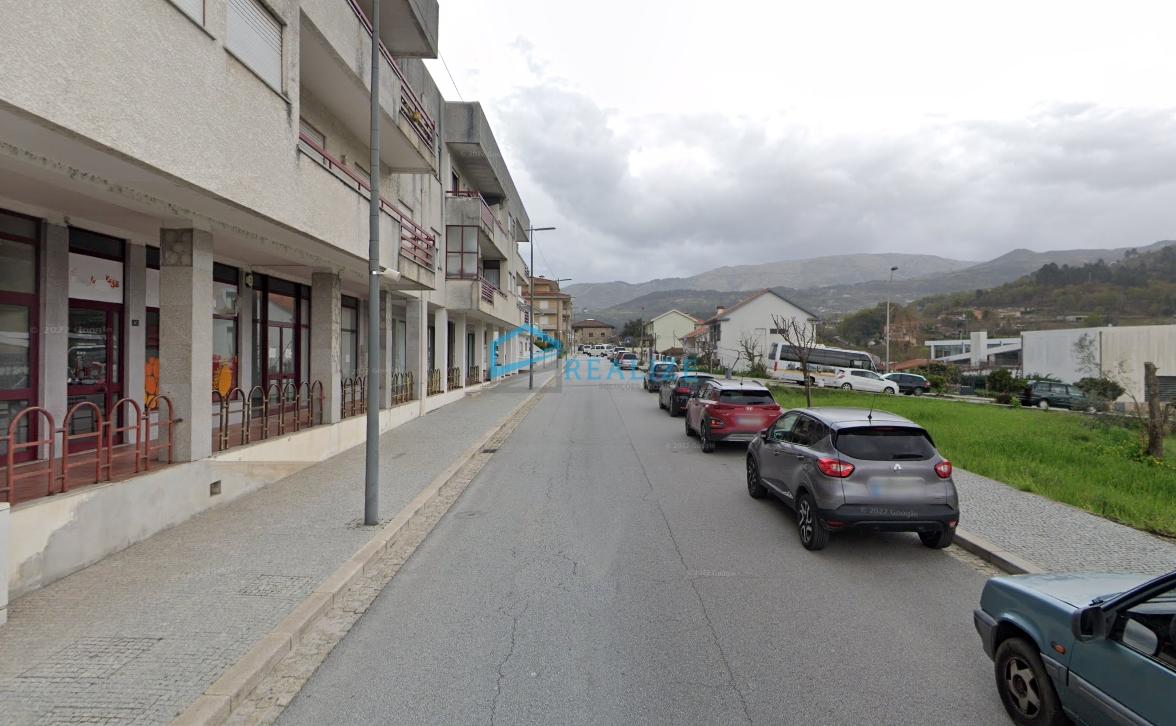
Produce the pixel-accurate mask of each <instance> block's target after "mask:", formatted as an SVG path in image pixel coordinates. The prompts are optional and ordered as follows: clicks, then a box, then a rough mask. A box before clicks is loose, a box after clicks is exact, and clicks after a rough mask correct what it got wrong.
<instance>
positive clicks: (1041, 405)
mask: <svg viewBox="0 0 1176 726" xmlns="http://www.w3.org/2000/svg"><path fill="white" fill-rule="evenodd" d="M1037 407H1038V408H1040V409H1041V410H1042V411H1048V410H1049V401H1047V400H1045V399H1044V398H1043V399H1041V400H1040V401H1038V402H1037Z"/></svg>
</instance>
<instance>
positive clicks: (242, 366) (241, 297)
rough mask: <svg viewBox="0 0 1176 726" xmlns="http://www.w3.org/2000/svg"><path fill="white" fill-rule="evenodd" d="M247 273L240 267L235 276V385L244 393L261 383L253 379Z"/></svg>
mask: <svg viewBox="0 0 1176 726" xmlns="http://www.w3.org/2000/svg"><path fill="white" fill-rule="evenodd" d="M248 274H249V270H247V269H244V268H242V269H241V271H240V274H239V275H238V276H237V295H238V297H237V386H238V387H240V389H241V390H242V391H244V392H245V393H246V394H248V393H249V389H250V388H252V387H253V386H254V385H255V384H260V383H261V381H255V380H253V288H251V287H249V286H248V285H246V284H245V277H246V276H247V275H248ZM311 337H314V336H311Z"/></svg>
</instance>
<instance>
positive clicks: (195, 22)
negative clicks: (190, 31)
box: [167, 0, 216, 40]
mask: <svg viewBox="0 0 1176 726" xmlns="http://www.w3.org/2000/svg"><path fill="white" fill-rule="evenodd" d="M167 1H168V3H170V4H171V6H172V7H174V8H175V9H176V10H177V11H179V13H180V15H183V16H184V17H185V18H187V19H188V21H189V22H190V23H192V25H195V26H196V27H197V28H200V31H201V32H202V33H204V34H205V35H207V36H208V37H209V38H210V39H211V40H216V36H215V35H213V34H212V33H210V32H209V31H208V28H206V27H204V23H202V22H200V21H199V20H197V19H196V18H194V17H192V16H191V15H189V14H188V13H187V12H186V11H185V10H184V9H183V8H182V7H180V6H179V5H176V3H175V2H173V0H167ZM204 15H205V18H204V19H205V20H207V19H208V8H207V7H206V8H204Z"/></svg>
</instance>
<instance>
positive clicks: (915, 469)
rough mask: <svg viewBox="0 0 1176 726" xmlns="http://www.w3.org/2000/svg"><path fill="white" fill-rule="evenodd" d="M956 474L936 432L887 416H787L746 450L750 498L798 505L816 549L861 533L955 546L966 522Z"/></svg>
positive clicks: (843, 411)
mask: <svg viewBox="0 0 1176 726" xmlns="http://www.w3.org/2000/svg"><path fill="white" fill-rule="evenodd" d="M951 473H952V472H951V462H950V461H948V460H947V459H945V458H943V457H942V456H940V455H939V452H938V451H936V450H935V444H934V443H933V442H932V440H931V436H930V434H928V433H927V432H926V431H925V430H923V428H922V427H920V426H919V425H918V424H915V423H913V422H911V421H908V420H907V419H905V418H902V417H901V416H895V415H894V414H892V413H886V412H884V411H868V410H866V409H858V408H805V409H793V410H790V411H785V412H784V413H783V414H781V415H780V417H779V418H778V419H776V421H775V423H773V424H772V425H771V426H769V427H768V428H766V429H764V430H763V431H762V432H760V435H759V436H757V437H756V438H755V440H754V441H752V442H751V444H750V445H749V446H748V448H747V492H748V494H750V495H751V496H752V497H754V498H756V499H760V498H762V497H764V496H766V495H767V494H769V493H770V494H773V495H775V496H777V497H779V498H780V499H782V500H783V501H784V503H785V504H788V505H789V506H791V507H792V509H793V510H794V511H795V512H796V524H797V528H798V530H799V532H800V542H801V544H803V545H804V546H805V548H807V549H810V550H819V549H821V548H823V547H824V546H825V545H826V544H827V543H828V541H829V535H830V533H832V532H839V531H842V530H846V529H855V528H860V529H874V530H886V531H899V532H917V533H918V534H919V539H921V540H922V541H923V544H925V545H927V546H928V547H934V548H937V549H941V548H944V547H947V546H949V545H950V544H951V543H952V540H953V539H954V537H955V529H956V524H957V523H958V522H959V518H960V506H959V499H958V497H957V496H956V488H955V483H954V482H953V481H952V478H951Z"/></svg>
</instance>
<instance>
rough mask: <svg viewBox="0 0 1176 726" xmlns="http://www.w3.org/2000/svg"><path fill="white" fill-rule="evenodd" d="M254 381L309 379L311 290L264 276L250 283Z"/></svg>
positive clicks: (267, 386)
mask: <svg viewBox="0 0 1176 726" xmlns="http://www.w3.org/2000/svg"><path fill="white" fill-rule="evenodd" d="M253 312H254V314H253V374H254V376H253V382H254V384H255V385H260V386H262V387H263V388H266V389H268V388H269V386H270V385H272V384H274V383H277V384H278V385H279V386H281V385H285V384H286V383H287V382H293V383H294V384H295V385H297V384H299V383H303V382H307V381H310V380H312V378H311V371H310V288H309V287H306V286H305V285H299V284H298V283H294V282H288V281H286V280H280V279H278V278H274V277H267V276H265V275H254V282H253Z"/></svg>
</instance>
